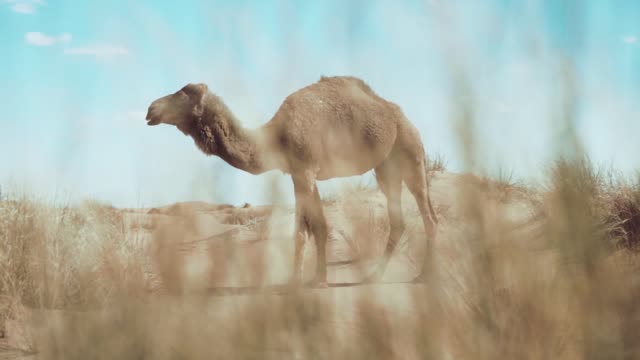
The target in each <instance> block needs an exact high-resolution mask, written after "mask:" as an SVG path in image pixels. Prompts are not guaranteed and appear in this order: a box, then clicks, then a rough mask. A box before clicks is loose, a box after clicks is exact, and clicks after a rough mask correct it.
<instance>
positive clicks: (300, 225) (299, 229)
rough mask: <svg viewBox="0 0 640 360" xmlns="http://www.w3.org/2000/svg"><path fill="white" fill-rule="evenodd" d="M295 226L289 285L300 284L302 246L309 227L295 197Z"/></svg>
mask: <svg viewBox="0 0 640 360" xmlns="http://www.w3.org/2000/svg"><path fill="white" fill-rule="evenodd" d="M295 221H296V224H295V227H296V228H295V232H294V234H293V237H294V242H295V248H294V254H293V275H292V277H291V280H290V283H291V284H299V283H300V282H302V273H303V272H302V255H303V253H304V244H305V241H306V239H307V237H308V236H309V226H308V224H307V221H306V220H305V217H304V214H303V212H302V206H301V204H300V201H298V199H297V196H296V220H295Z"/></svg>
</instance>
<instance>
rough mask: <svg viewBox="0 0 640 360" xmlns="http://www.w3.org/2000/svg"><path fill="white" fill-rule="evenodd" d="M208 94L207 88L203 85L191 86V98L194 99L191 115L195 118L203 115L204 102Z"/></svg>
mask: <svg viewBox="0 0 640 360" xmlns="http://www.w3.org/2000/svg"><path fill="white" fill-rule="evenodd" d="M208 92H209V88H208V87H207V85H205V84H196V85H193V95H192V96H193V97H194V98H195V99H194V100H195V103H196V104H195V106H194V107H193V114H194V115H195V116H198V117H200V116H202V114H204V100H205V98H206V96H207V93H208Z"/></svg>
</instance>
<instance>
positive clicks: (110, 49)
mask: <svg viewBox="0 0 640 360" xmlns="http://www.w3.org/2000/svg"><path fill="white" fill-rule="evenodd" d="M64 53H65V54H67V55H79V56H93V57H96V58H101V59H104V58H113V57H116V56H126V55H129V49H127V48H125V47H122V46H117V45H111V44H97V45H91V46H84V47H73V48H69V49H65V50H64Z"/></svg>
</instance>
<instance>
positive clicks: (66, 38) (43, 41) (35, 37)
mask: <svg viewBox="0 0 640 360" xmlns="http://www.w3.org/2000/svg"><path fill="white" fill-rule="evenodd" d="M24 40H25V41H26V42H27V43H28V44H31V45H35V46H51V45H55V44H58V43H68V42H70V41H71V34H68V33H64V34H62V35H60V36H49V35H46V34H43V33H41V32H37V31H36V32H28V33H26V34H25V35H24Z"/></svg>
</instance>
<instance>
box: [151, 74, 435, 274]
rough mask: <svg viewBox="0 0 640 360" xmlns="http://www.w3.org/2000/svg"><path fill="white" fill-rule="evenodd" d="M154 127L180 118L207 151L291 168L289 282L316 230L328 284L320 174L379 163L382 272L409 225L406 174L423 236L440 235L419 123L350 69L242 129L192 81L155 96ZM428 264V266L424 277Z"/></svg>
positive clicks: (249, 164) (244, 166)
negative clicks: (384, 212) (384, 216)
mask: <svg viewBox="0 0 640 360" xmlns="http://www.w3.org/2000/svg"><path fill="white" fill-rule="evenodd" d="M147 120H148V124H149V125H157V124H160V123H165V124H171V125H175V126H177V127H178V129H180V131H182V132H183V133H184V134H185V135H188V136H191V137H192V138H193V139H194V141H195V143H196V145H197V146H198V148H200V150H202V151H203V152H204V153H205V154H209V155H217V156H219V157H221V158H222V159H224V160H225V161H226V162H228V163H229V164H230V165H232V166H234V167H236V168H238V169H241V170H245V171H248V172H250V173H252V174H260V173H263V172H265V171H269V170H272V169H280V170H282V171H283V172H285V173H288V174H291V177H292V179H293V185H294V190H295V196H296V234H295V238H296V242H295V244H296V245H295V257H294V276H293V280H294V281H298V280H299V277H300V276H301V266H302V265H301V262H302V246H303V243H304V239H305V238H306V235H307V234H308V233H311V234H313V235H314V238H315V241H316V245H317V251H318V261H317V269H316V278H315V279H314V283H316V284H318V285H323V284H326V264H325V263H326V257H325V256H326V255H325V245H326V241H327V223H326V220H325V217H324V214H323V210H322V203H321V201H320V195H319V193H318V188H317V186H316V180H326V179H330V178H335V177H346V176H353V175H360V174H363V173H365V172H366V171H368V170H371V169H375V173H376V179H377V181H378V184H379V185H380V188H381V190H382V191H383V193H384V194H385V196H386V197H387V204H388V211H389V219H390V229H391V230H390V234H389V240H388V245H387V248H386V251H385V254H384V258H383V260H382V261H381V264H380V267H379V268H378V270H377V271H376V272H375V273H374V274H373V275H372V276H371V277H370V278H371V279H376V278H379V277H380V276H381V275H382V274H383V272H384V269H385V267H386V264H387V262H388V260H389V258H390V256H391V254H392V252H393V250H394V248H395V246H396V244H397V242H398V240H399V239H400V236H401V235H402V233H403V231H404V221H403V217H402V209H401V204H400V198H401V197H400V194H401V189H402V182H403V181H404V183H405V184H406V185H407V187H408V188H409V191H411V193H412V194H413V196H414V197H415V199H416V201H417V203H418V206H419V209H420V212H421V214H422V219H423V223H424V228H425V232H426V236H427V244H429V240H431V239H434V237H435V234H436V224H437V220H436V215H435V213H434V211H433V208H432V206H431V201H430V199H429V190H428V184H427V173H426V172H427V169H426V166H425V160H426V157H425V153H424V149H423V146H422V142H421V141H420V136H419V134H418V131H417V129H416V128H415V127H414V126H413V125H412V124H411V123H410V122H409V121H408V120H407V119H406V117H405V116H404V114H403V113H402V111H401V110H400V108H399V107H398V106H397V105H396V104H394V103H391V102H389V101H386V100H385V99H383V98H381V97H379V96H378V95H377V94H376V93H374V92H373V91H372V90H371V88H370V87H369V86H368V85H367V84H365V83H364V82H363V81H362V80H360V79H357V78H354V77H322V78H321V79H320V81H318V82H316V83H314V84H311V85H309V86H306V87H304V88H302V89H300V90H298V91H296V92H294V93H293V94H291V95H289V96H288V97H287V98H286V99H285V101H284V102H283V103H282V105H281V106H280V108H279V109H278V111H277V112H276V114H275V115H274V117H273V119H271V121H269V122H268V123H266V124H265V125H263V126H262V127H260V128H258V129H245V128H243V127H242V126H241V125H240V123H239V122H238V121H237V120H236V118H235V117H234V116H233V114H232V113H231V112H230V111H229V109H228V108H227V107H226V106H225V105H224V103H223V102H222V100H221V99H220V98H218V97H217V96H215V95H213V94H212V93H210V92H209V90H208V88H207V86H206V85H204V84H189V85H187V86H185V87H184V88H182V89H180V90H179V91H178V92H176V93H174V94H171V95H168V96H165V97H163V98H160V99H158V100H156V101H154V102H153V103H152V104H151V106H150V107H149V111H148V114H147ZM424 272H425V266H423V269H422V273H421V275H420V276H419V278H422V277H423V275H424Z"/></svg>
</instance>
